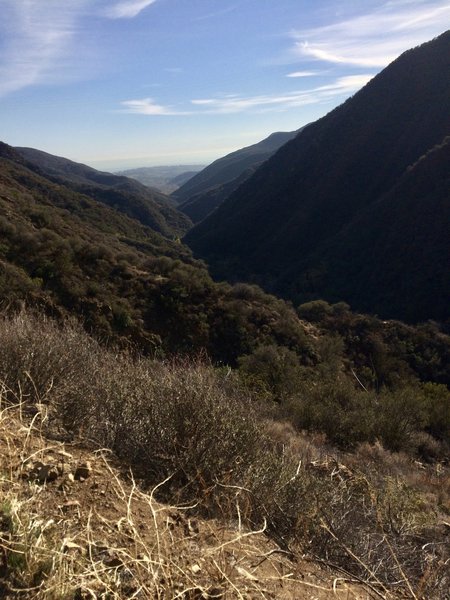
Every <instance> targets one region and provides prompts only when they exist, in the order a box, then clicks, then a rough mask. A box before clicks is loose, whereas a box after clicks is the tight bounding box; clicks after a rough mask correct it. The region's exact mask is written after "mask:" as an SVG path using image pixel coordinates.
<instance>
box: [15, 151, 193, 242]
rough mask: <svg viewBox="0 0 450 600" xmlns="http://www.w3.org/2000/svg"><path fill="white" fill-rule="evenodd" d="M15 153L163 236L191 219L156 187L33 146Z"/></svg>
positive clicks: (177, 231) (175, 233)
mask: <svg viewBox="0 0 450 600" xmlns="http://www.w3.org/2000/svg"><path fill="white" fill-rule="evenodd" d="M16 150H17V152H18V153H19V154H20V155H21V156H22V157H23V158H24V159H25V160H26V161H27V162H28V163H29V165H28V166H29V167H30V168H35V169H36V170H37V172H38V173H40V174H42V175H45V176H46V177H48V178H50V179H51V180H52V181H54V182H55V183H62V184H63V185H65V186H66V187H69V188H71V189H73V190H75V191H77V192H80V193H82V194H84V195H86V196H89V197H91V198H93V199H94V200H98V201H99V202H102V203H103V204H107V205H108V206H112V207H113V208H115V209H117V210H119V211H121V212H123V213H124V214H126V215H128V216H129V217H133V218H135V219H138V220H139V221H140V222H141V223H143V225H147V226H148V227H151V228H152V229H154V230H155V231H157V232H159V233H162V234H163V235H165V236H169V237H174V236H179V235H182V234H183V233H185V232H186V231H187V230H188V228H189V226H190V222H189V219H187V218H186V217H185V216H184V215H183V214H182V213H180V212H178V211H177V210H176V209H175V208H173V203H172V201H171V200H170V199H169V198H168V197H167V196H165V195H164V194H162V193H161V192H159V191H158V190H155V189H149V188H148V187H146V186H144V185H142V184H141V183H139V182H138V181H135V180H134V179H130V178H129V177H122V176H118V175H113V174H112V173H105V172H102V171H97V170H96V169H92V168H91V167H88V166H87V165H83V164H80V163H76V162H73V161H71V160H68V159H67V158H62V157H60V156H53V155H52V154H48V153H47V152H42V151H41V150H36V149H34V148H16Z"/></svg>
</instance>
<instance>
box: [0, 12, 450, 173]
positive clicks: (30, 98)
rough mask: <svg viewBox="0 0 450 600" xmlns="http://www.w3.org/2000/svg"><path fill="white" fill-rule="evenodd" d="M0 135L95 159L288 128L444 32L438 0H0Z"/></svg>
mask: <svg viewBox="0 0 450 600" xmlns="http://www.w3.org/2000/svg"><path fill="white" fill-rule="evenodd" d="M0 8H1V9H2V15H3V18H2V20H1V23H0V49H1V52H0V128H1V129H0V130H1V139H2V141H5V142H7V143H9V144H11V145H15V146H30V147H35V148H39V149H41V150H45V151H47V152H50V153H52V154H57V155H61V156H65V157H67V158H71V159H73V160H77V161H81V162H85V163H87V164H90V165H92V166H94V167H96V168H101V169H109V170H114V169H121V168H132V167H138V166H145V165H149V166H150V165H163V164H183V163H190V164H206V163H208V162H211V161H212V160H214V159H215V158H218V157H219V156H223V155H224V154H227V153H228V152H231V151H233V150H235V149H238V148H241V147H243V146H247V145H249V144H252V143H255V142H257V141H259V140H261V139H262V138H264V137H266V136H267V135H269V134H270V133H272V132H274V131H292V130H295V129H298V128H299V127H301V126H302V125H305V124H306V123H309V122H311V121H313V120H316V119H317V118H319V117H321V116H323V115H324V114H326V113H327V112H329V111H330V110H331V109H332V108H334V107H335V106H337V105H338V104H340V103H341V102H342V101H344V100H345V99H346V98H347V97H349V96H351V95H352V94H354V93H355V92H356V91H358V89H360V88H361V87H362V86H363V85H364V84H365V83H367V81H369V80H370V79H371V78H372V77H373V76H374V75H376V74H377V73H378V72H379V71H380V70H381V69H382V68H384V67H385V66H386V65H387V64H388V63H389V62H391V61H392V60H394V59H395V58H396V57H397V56H398V55H399V54H401V53H402V52H403V51H405V50H407V49H408V48H411V47H413V46H416V45H418V44H420V43H423V42H425V41H427V40H430V39H432V38H433V37H435V36H437V35H439V34H440V33H442V32H443V31H444V30H445V29H447V28H448V23H449V22H450V4H449V3H448V0H383V1H381V2H380V1H379V0H364V1H363V2H361V1H356V0H342V1H339V2H336V1H331V0H317V1H316V2H314V3H311V2H310V1H309V0H177V1H175V0H78V1H77V2H73V1H72V2H64V3H62V2H60V0H46V2H45V3H44V4H43V3H42V1H40V0H0Z"/></svg>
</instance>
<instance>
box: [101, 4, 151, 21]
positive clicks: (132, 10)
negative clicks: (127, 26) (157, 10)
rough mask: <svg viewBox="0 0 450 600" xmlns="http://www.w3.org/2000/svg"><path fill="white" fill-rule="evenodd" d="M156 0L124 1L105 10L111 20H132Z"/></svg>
mask: <svg viewBox="0 0 450 600" xmlns="http://www.w3.org/2000/svg"><path fill="white" fill-rule="evenodd" d="M155 2H156V0H124V1H123V2H118V3H117V4H114V5H113V6H111V7H109V8H108V9H107V10H105V15H106V16H107V17H110V18H111V19H132V18H133V17H136V16H137V15H138V14H139V13H140V12H142V11H143V10H144V9H145V8H147V7H148V6H150V5H151V4H154V3H155Z"/></svg>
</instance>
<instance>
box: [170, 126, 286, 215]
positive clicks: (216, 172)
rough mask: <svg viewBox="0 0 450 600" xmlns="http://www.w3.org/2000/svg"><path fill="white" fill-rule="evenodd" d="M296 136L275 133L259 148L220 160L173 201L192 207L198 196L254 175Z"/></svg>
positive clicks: (185, 186)
mask: <svg viewBox="0 0 450 600" xmlns="http://www.w3.org/2000/svg"><path fill="white" fill-rule="evenodd" d="M296 134H297V132H296V131H292V132H277V133H272V134H271V135H270V136H269V137H267V138H265V139H264V140H262V141H261V142H258V143H257V144H253V145H252V146H247V147H246V148H241V149H240V150H236V151H235V152H232V153H231V154H227V155H226V156H224V157H222V158H219V159H218V160H216V161H214V162H213V163H212V164H210V165H208V166H207V167H206V168H205V169H203V170H202V171H200V173H198V174H197V175H195V176H194V177H192V178H191V179H189V180H188V181H187V183H185V184H184V185H182V186H181V187H180V188H179V189H178V190H176V191H175V192H174V193H173V194H172V197H173V198H174V199H175V200H176V201H177V202H179V203H180V204H186V203H188V202H189V203H190V202H193V201H194V200H195V199H194V198H193V197H194V196H197V197H198V196H199V195H200V194H204V193H206V194H208V193H209V192H213V193H214V190H216V189H218V188H220V187H221V186H223V185H226V184H228V183H230V182H232V181H233V180H235V179H236V178H237V177H241V176H242V174H243V173H244V172H246V171H248V175H250V174H251V172H252V170H254V169H255V168H256V167H257V166H259V165H260V164H262V163H263V162H264V161H265V160H267V159H268V158H269V157H270V156H272V154H273V153H274V152H276V151H277V150H278V149H279V148H280V147H281V146H282V145H283V144H285V143H286V142H288V141H289V140H291V139H292V138H293V137H295V135H296ZM209 212H211V211H209ZM186 214H189V213H186Z"/></svg>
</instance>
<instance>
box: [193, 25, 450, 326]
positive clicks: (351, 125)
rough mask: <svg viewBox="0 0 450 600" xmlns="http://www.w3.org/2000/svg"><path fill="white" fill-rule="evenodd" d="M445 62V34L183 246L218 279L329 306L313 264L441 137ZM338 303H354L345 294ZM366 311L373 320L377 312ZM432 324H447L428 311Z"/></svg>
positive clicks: (289, 151) (286, 149) (309, 137)
mask: <svg viewBox="0 0 450 600" xmlns="http://www.w3.org/2000/svg"><path fill="white" fill-rule="evenodd" d="M449 57H450V31H449V32H446V33H444V34H442V35H441V36H439V37H438V38H436V39H435V40H433V41H431V42H428V43H427V44H423V45H422V46H419V47H418V48H415V49H412V50H408V51H407V52H405V53H404V54H402V55H401V56H400V57H399V58H398V59H397V60H396V61H394V62H393V63H392V64H391V65H389V66H388V67H387V68H386V69H384V70H383V71H382V72H381V73H380V74H379V75H377V76H376V77H375V78H374V79H373V80H371V81H370V82H369V83H368V84H367V85H366V86H365V87H364V88H363V89H362V90H360V91H359V92H358V93H357V94H356V95H355V96H353V97H352V98H350V99H349V100H347V101H346V102H345V103H344V104H342V105H341V106H339V107H338V108H336V109H334V110H333V111H332V112H330V113H329V114H328V115H326V116H325V117H323V118H322V119H320V120H318V121H316V122H315V123H313V124H311V125H309V126H308V127H307V128H306V129H305V131H304V132H302V134H301V135H300V136H298V137H296V138H294V139H293V140H291V141H290V142H288V143H287V144H286V145H284V146H283V147H282V148H280V150H278V152H277V153H276V154H275V155H273V156H272V157H271V158H270V159H269V160H268V161H267V162H266V163H265V164H264V165H263V166H262V167H260V168H259V169H258V170H257V171H256V172H255V174H254V175H253V176H252V177H251V178H250V179H249V180H247V181H246V182H245V183H243V184H242V185H241V186H240V187H239V188H238V189H237V190H236V191H235V192H234V193H232V195H231V196H230V197H229V198H228V199H227V200H226V201H225V203H224V204H222V206H221V207H219V208H218V209H217V210H216V211H215V212H214V213H213V214H212V215H210V216H209V217H208V218H207V219H206V220H205V221H204V222H202V223H200V224H198V225H196V227H194V229H192V230H190V231H189V232H188V234H187V235H186V238H185V239H186V241H187V243H188V244H189V245H190V246H191V247H192V249H193V250H194V252H195V253H196V254H197V255H198V256H200V257H202V258H204V259H206V260H208V262H209V263H210V264H211V265H212V269H213V272H214V273H215V274H216V275H217V276H219V277H228V278H230V279H232V280H239V279H243V280H245V279H250V280H252V281H255V282H258V283H260V284H262V285H263V286H264V287H266V289H269V290H271V291H275V292H276V293H281V294H282V295H284V296H288V297H290V298H292V299H294V300H296V301H302V300H303V301H304V300H308V299H313V298H315V297H316V298H318V297H321V296H322V294H323V293H324V292H326V294H328V297H329V298H330V299H333V300H335V299H336V298H335V296H333V294H330V291H329V290H327V289H326V288H325V287H324V286H323V283H322V281H321V278H322V276H321V273H320V271H321V270H323V268H324V266H323V265H321V264H320V261H318V262H317V263H314V260H313V258H314V256H315V255H316V254H320V252H321V250H320V248H321V246H322V245H326V244H327V243H329V240H330V239H331V238H333V237H334V236H336V235H337V234H338V233H339V231H341V229H342V228H344V227H345V226H347V225H348V224H349V223H350V222H351V221H352V220H353V219H354V218H355V217H356V215H357V214H358V213H359V212H360V211H361V210H364V208H365V207H367V206H369V205H370V204H371V203H373V202H376V201H377V199H378V198H380V197H381V196H383V195H384V194H387V193H388V192H389V190H390V189H391V188H392V187H393V186H394V185H395V184H396V183H397V181H398V180H399V178H400V177H401V176H402V174H403V173H404V172H405V171H406V169H407V168H408V167H409V166H411V165H412V164H414V163H416V162H417V160H418V159H419V158H420V156H421V155H423V154H426V153H427V152H428V151H429V150H430V149H431V148H433V147H434V146H436V144H439V143H441V142H442V140H443V139H444V137H445V136H446V135H448V133H449V132H450V114H449V112H448V109H447V107H448V104H449V101H450V83H449V81H448V79H446V78H444V77H441V74H442V73H445V72H449V70H450V59H449ZM326 268H327V265H325V269H326ZM308 273H309V274H308ZM289 277H290V278H291V283H290V284H289V285H286V281H285V280H286V279H287V278H289ZM292 279H294V281H292ZM308 279H309V280H308ZM314 280H315V281H314ZM325 297H327V296H325ZM340 299H344V300H346V301H349V302H350V303H351V304H352V302H353V303H354V302H355V298H354V297H353V295H352V294H350V295H348V296H347V297H343V298H340ZM358 307H359V306H358V304H357V303H356V305H355V306H354V308H358ZM365 308H366V309H367V306H366V307H365ZM370 308H371V310H372V311H375V312H377V311H378V308H377V303H376V302H374V303H372V305H371V307H370ZM387 316H388V317H389V316H390V315H389V313H388V314H387ZM396 316H397V317H398V318H402V316H403V315H402V314H397V315H396ZM433 317H435V318H444V317H445V315H443V314H441V311H438V312H437V313H434V312H433V310H431V311H430V318H433ZM408 318H412V316H411V315H409V317H408Z"/></svg>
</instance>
